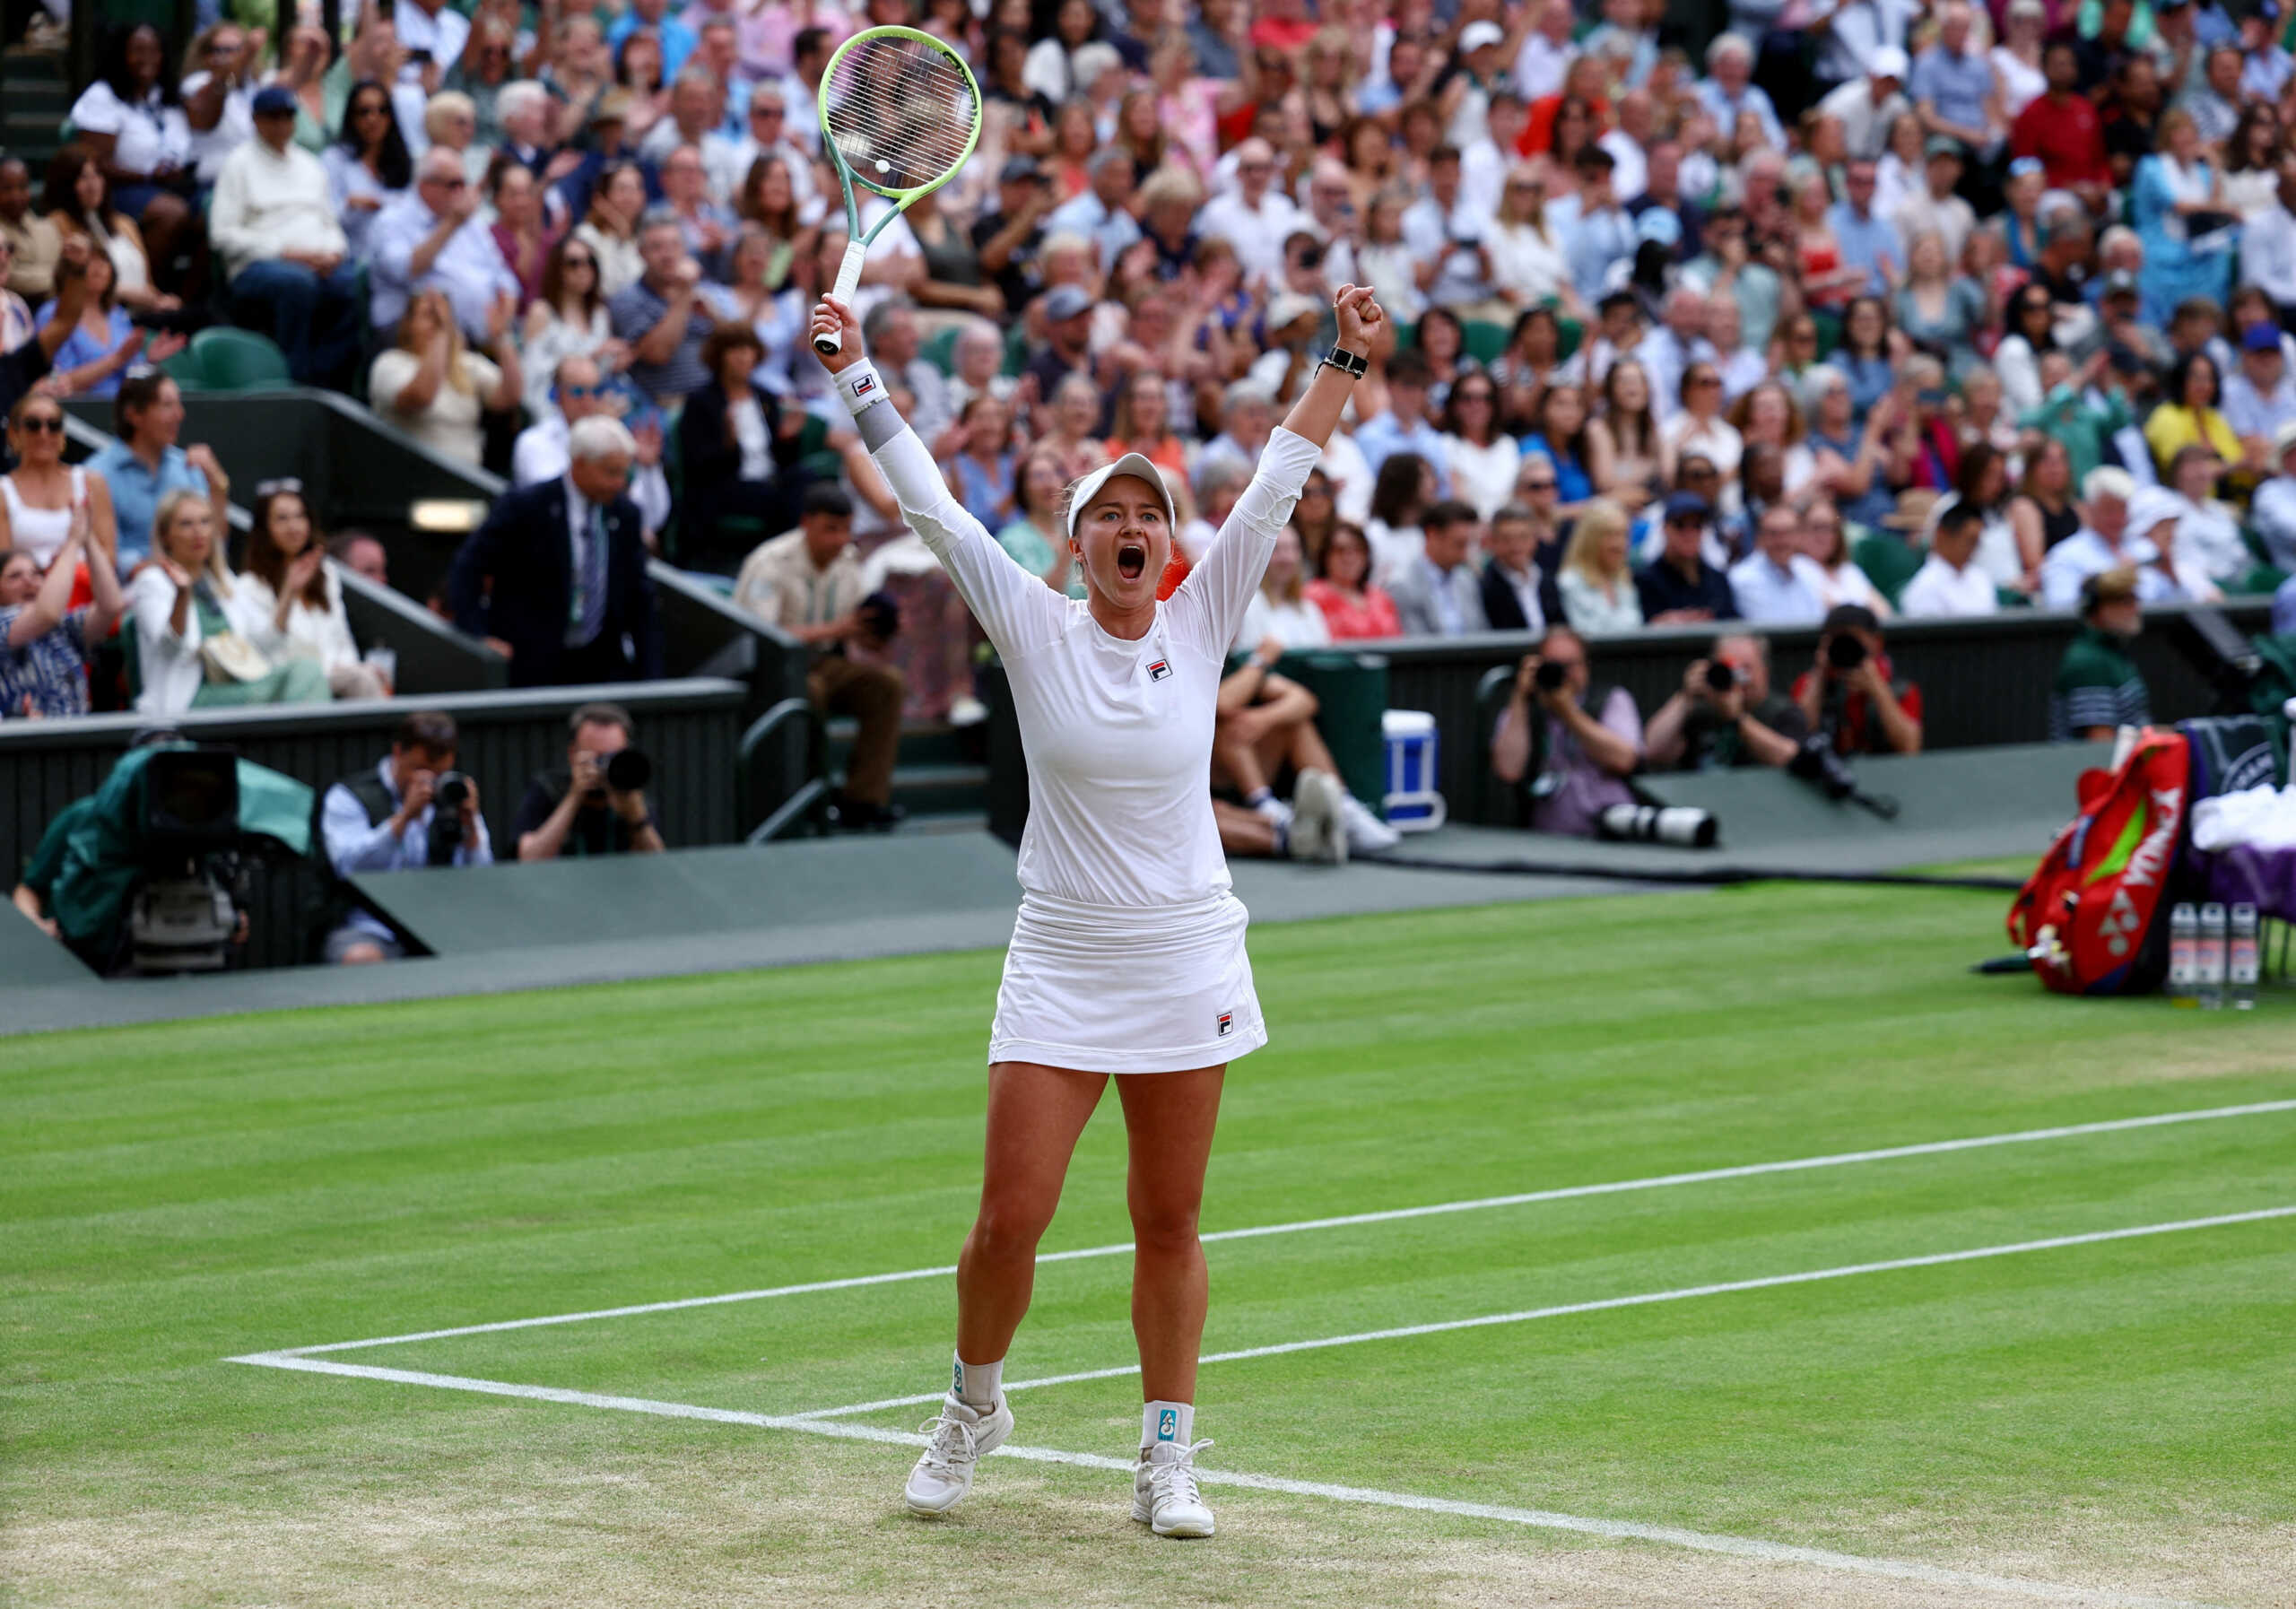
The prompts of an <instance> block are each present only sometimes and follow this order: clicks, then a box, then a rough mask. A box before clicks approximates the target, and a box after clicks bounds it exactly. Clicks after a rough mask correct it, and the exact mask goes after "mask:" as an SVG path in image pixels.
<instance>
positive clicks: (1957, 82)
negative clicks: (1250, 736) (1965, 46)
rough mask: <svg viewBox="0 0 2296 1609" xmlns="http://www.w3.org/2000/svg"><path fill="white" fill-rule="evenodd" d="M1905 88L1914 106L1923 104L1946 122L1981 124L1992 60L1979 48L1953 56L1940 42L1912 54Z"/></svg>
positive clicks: (1989, 90)
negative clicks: (1911, 72)
mask: <svg viewBox="0 0 2296 1609" xmlns="http://www.w3.org/2000/svg"><path fill="white" fill-rule="evenodd" d="M1906 89H1907V90H1908V91H1909V92H1910V93H1911V94H1912V96H1913V103H1914V104H1915V105H1916V106H1925V105H1926V106H1927V107H1928V108H1929V109H1931V110H1932V111H1934V112H1935V113H1936V114H1937V116H1938V117H1942V118H1944V120H1945V121H1946V122H1948V123H1952V124H1954V125H1956V126H1960V127H1962V128H1983V127H1984V126H1985V101H1986V97H1987V96H1988V95H1990V94H1992V93H1993V64H1992V63H1991V62H1989V61H1987V60H1986V59H1985V56H1984V54H1983V52H1981V51H1977V50H1972V51H1970V53H1969V54H1968V55H1967V56H1955V55H1953V54H1952V52H1951V51H1949V50H1947V49H1946V48H1945V47H1944V46H1943V45H1932V46H1931V47H1930V48H1928V49H1926V50H1925V51H1923V52H1922V53H1921V54H1920V55H1919V56H1917V57H1914V58H1913V76H1912V78H1911V80H1910V81H1909V83H1907V84H1906Z"/></svg>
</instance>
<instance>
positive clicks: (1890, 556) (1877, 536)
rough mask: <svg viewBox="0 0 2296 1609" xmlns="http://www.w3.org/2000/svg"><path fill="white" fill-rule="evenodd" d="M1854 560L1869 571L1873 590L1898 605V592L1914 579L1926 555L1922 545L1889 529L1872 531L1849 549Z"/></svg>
mask: <svg viewBox="0 0 2296 1609" xmlns="http://www.w3.org/2000/svg"><path fill="white" fill-rule="evenodd" d="M1849 557H1850V561H1851V562H1853V563H1855V564H1856V565H1857V568H1858V569H1860V570H1864V571H1865V578H1866V579H1867V580H1869V581H1871V582H1873V583H1874V589H1875V590H1876V591H1878V592H1879V593H1880V594H1881V595H1882V596H1883V597H1885V598H1887V599H1889V600H1890V604H1891V605H1892V607H1895V606H1896V604H1897V601H1898V594H1900V593H1901V592H1903V591H1904V590H1905V584H1906V583H1907V582H1908V581H1910V580H1912V579H1913V577H1914V572H1915V571H1916V570H1919V569H1920V568H1921V565H1922V561H1923V560H1924V559H1925V558H1926V557H1927V555H1926V554H1925V553H1924V552H1922V551H1921V550H1920V549H1919V548H1918V547H1916V546H1914V545H1913V544H1911V543H1909V542H1907V541H1906V540H1904V539H1903V538H1902V537H1900V536H1896V535H1892V534H1891V533H1890V532H1888V531H1870V532H1868V533H1867V534H1866V535H1863V536H1860V537H1859V538H1858V539H1857V542H1856V543H1855V544H1852V545H1851V547H1850V550H1849Z"/></svg>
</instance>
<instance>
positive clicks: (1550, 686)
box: [1531, 659, 1570, 692]
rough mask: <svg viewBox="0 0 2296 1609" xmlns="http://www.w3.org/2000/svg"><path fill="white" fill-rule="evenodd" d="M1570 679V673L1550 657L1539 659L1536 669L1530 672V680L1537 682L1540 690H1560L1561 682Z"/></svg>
mask: <svg viewBox="0 0 2296 1609" xmlns="http://www.w3.org/2000/svg"><path fill="white" fill-rule="evenodd" d="M1531 680H1532V681H1533V682H1535V683H1537V684H1538V689H1539V691H1541V692H1561V691H1562V684H1563V683H1565V682H1567V681H1569V680H1570V672H1569V671H1567V670H1565V669H1564V668H1563V667H1562V666H1561V665H1557V664H1555V663H1554V662H1553V661H1552V660H1551V659H1543V660H1541V661H1540V662H1539V667H1538V669H1536V670H1535V671H1533V672H1532V673H1531Z"/></svg>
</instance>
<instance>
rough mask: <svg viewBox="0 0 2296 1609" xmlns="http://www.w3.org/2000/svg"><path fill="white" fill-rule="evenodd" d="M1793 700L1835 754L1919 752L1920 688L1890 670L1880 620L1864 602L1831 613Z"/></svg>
mask: <svg viewBox="0 0 2296 1609" xmlns="http://www.w3.org/2000/svg"><path fill="white" fill-rule="evenodd" d="M1794 701H1795V703H1796V704H1798V705H1799V706H1801V709H1802V717H1803V718H1804V719H1805V720H1806V721H1808V722H1809V723H1810V728H1811V730H1812V731H1813V732H1822V733H1824V734H1826V735H1827V737H1828V738H1829V739H1830V740H1831V743H1832V744H1833V750H1834V752H1835V753H1837V754H1840V755H1844V756H1848V755H1852V754H1918V753H1920V752H1921V689H1919V688H1918V687H1916V686H1915V685H1914V684H1913V683H1910V682H1907V681H1902V680H1900V679H1898V677H1897V676H1896V674H1895V673H1894V672H1892V669H1891V667H1890V657H1889V655H1887V654H1886V653H1884V652H1883V649H1882V622H1880V621H1879V620H1878V619H1876V618H1875V617H1874V612H1873V611H1872V610H1871V609H1868V608H1866V607H1865V605H1864V604H1839V605H1837V606H1836V607H1835V608H1833V609H1832V610H1831V611H1829V612H1828V613H1827V614H1826V617H1825V622H1824V624H1823V626H1822V629H1821V631H1820V633H1819V636H1818V652H1817V657H1816V658H1815V660H1814V661H1813V663H1812V665H1811V666H1810V668H1809V669H1808V670H1805V671H1804V672H1803V673H1802V674H1801V676H1800V678H1799V679H1798V680H1796V682H1795V683H1794Z"/></svg>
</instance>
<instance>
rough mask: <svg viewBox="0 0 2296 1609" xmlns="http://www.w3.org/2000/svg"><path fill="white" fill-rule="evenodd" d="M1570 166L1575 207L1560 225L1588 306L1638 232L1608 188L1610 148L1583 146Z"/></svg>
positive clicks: (1627, 257)
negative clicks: (1574, 184) (1575, 185)
mask: <svg viewBox="0 0 2296 1609" xmlns="http://www.w3.org/2000/svg"><path fill="white" fill-rule="evenodd" d="M1754 92H1755V93H1757V94H1759V93H1760V92H1761V91H1754ZM1570 165H1571V169H1572V170H1573V172H1574V173H1575V174H1576V175H1577V177H1578V210H1577V212H1576V213H1574V214H1573V215H1572V216H1571V217H1570V220H1569V221H1568V222H1566V223H1564V225H1563V228H1562V254H1563V259H1564V260H1565V261H1566V262H1567V263H1569V264H1570V283H1571V284H1572V286H1573V287H1574V288H1575V289H1576V290H1577V291H1578V299H1579V300H1581V301H1582V302H1585V303H1587V305H1588V306H1590V307H1591V306H1593V305H1595V304H1596V303H1597V302H1599V301H1600V300H1602V297H1603V293H1604V291H1606V290H1608V289H1610V288H1611V283H1610V282H1611V277H1612V272H1613V268H1614V267H1615V266H1616V265H1619V264H1621V263H1625V262H1630V261H1631V260H1632V259H1633V257H1634V253H1635V248H1636V247H1637V246H1638V245H1639V243H1640V240H1641V236H1640V235H1639V233H1638V232H1637V226H1636V223H1635V221H1634V219H1633V217H1632V216H1631V214H1630V213H1628V212H1627V211H1626V209H1625V208H1624V207H1623V206H1622V205H1620V204H1619V200H1618V196H1617V195H1616V194H1615V193H1614V192H1613V190H1612V188H1611V171H1612V170H1613V169H1614V168H1615V167H1617V165H1618V163H1617V161H1616V160H1615V159H1614V158H1613V157H1612V155H1611V153H1610V152H1607V151H1605V150H1604V149H1603V148H1602V147H1601V146H1600V145H1581V146H1580V147H1579V148H1578V155H1577V156H1576V157H1574V158H1572V159H1571V164H1570Z"/></svg>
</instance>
